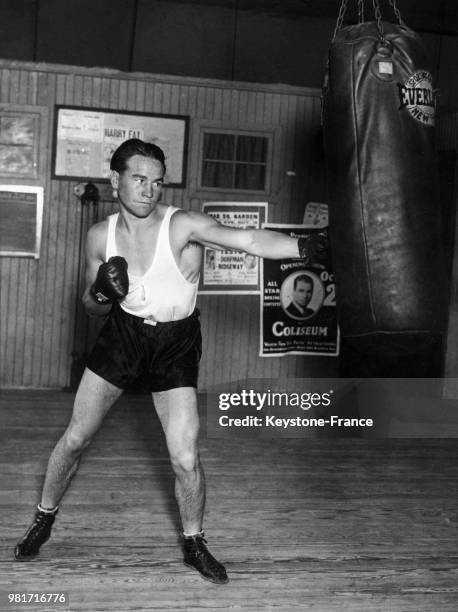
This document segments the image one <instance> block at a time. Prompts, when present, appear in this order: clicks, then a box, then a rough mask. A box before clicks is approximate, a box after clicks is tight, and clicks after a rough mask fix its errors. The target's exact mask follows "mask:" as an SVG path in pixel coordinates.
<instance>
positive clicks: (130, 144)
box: [110, 138, 166, 173]
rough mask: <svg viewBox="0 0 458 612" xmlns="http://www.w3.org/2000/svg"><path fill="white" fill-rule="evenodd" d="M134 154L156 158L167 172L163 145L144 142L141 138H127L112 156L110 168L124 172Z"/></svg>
mask: <svg viewBox="0 0 458 612" xmlns="http://www.w3.org/2000/svg"><path fill="white" fill-rule="evenodd" d="M134 155H143V157H151V159H156V160H157V161H158V162H160V163H161V164H162V167H163V168H164V173H165V171H166V166H165V155H164V151H163V150H162V149H161V147H158V146H157V145H155V144H153V143H152V142H144V141H143V140H140V139H139V138H131V139H130V140H125V141H124V142H123V143H122V144H120V145H119V147H118V148H117V149H116V151H115V152H114V153H113V157H112V158H111V162H110V169H111V170H116V172H123V171H124V170H126V168H127V162H128V161H129V159H130V158H131V157H133V156H134Z"/></svg>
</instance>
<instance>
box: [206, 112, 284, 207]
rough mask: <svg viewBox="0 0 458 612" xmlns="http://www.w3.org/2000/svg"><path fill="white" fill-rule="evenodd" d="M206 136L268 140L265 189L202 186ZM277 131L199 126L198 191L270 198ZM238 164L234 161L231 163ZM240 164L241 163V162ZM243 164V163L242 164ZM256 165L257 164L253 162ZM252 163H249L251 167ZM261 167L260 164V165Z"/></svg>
mask: <svg viewBox="0 0 458 612" xmlns="http://www.w3.org/2000/svg"><path fill="white" fill-rule="evenodd" d="M205 134H228V135H230V136H250V137H255V138H266V139H267V157H266V164H265V167H266V170H265V172H266V175H265V185H264V189H237V188H235V187H209V186H206V185H202V171H203V164H204V139H205ZM275 140H276V130H275V129H274V128H272V127H268V126H263V125H261V126H243V127H239V126H232V125H231V126H228V125H221V124H212V125H209V124H201V125H200V126H199V164H198V169H197V172H198V175H197V189H198V191H200V192H202V193H206V194H208V193H215V194H220V193H228V194H232V195H254V196H268V195H270V193H271V192H272V161H273V153H274V148H275ZM231 163H233V164H235V163H236V161H235V160H234V161H233V162H231ZM239 163H240V162H239ZM242 163H243V162H242ZM253 163H254V164H256V162H253ZM249 164H250V162H247V165H249ZM259 165H260V164H259Z"/></svg>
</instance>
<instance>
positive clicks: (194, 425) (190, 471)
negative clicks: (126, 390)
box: [153, 387, 228, 584]
mask: <svg viewBox="0 0 458 612" xmlns="http://www.w3.org/2000/svg"><path fill="white" fill-rule="evenodd" d="M153 401H154V405H155V407H156V411H157V414H158V416H159V419H160V421H161V424H162V427H163V429H164V433H165V438H166V442H167V448H168V451H169V455H170V461H171V463H172V467H173V470H174V472H175V495H176V499H177V503H178V508H179V510H180V516H181V521H182V524H183V535H184V560H185V563H186V564H188V565H192V566H193V567H195V568H196V569H197V571H199V572H200V573H201V574H202V576H203V577H204V578H206V579H207V580H210V581H212V582H215V583H217V584H223V583H225V582H227V580H228V578H227V574H226V571H225V569H224V566H223V565H221V563H219V562H218V561H217V560H216V559H215V558H214V557H213V556H212V555H211V554H210V553H209V551H208V550H207V547H206V546H205V540H204V534H203V531H202V523H203V513H204V506H205V477H204V472H203V469H202V465H201V463H200V458H199V449H198V435H199V413H198V411H197V394H196V390H195V389H194V387H180V388H177V389H170V390H169V391H161V392H158V393H153Z"/></svg>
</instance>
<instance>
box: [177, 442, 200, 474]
mask: <svg viewBox="0 0 458 612" xmlns="http://www.w3.org/2000/svg"><path fill="white" fill-rule="evenodd" d="M170 460H171V462H172V466H173V469H174V471H175V473H176V474H184V475H186V474H191V473H194V472H195V471H196V470H197V469H198V467H199V453H198V451H197V448H192V449H190V448H187V449H178V450H176V451H175V452H172V453H170Z"/></svg>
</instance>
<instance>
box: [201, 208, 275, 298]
mask: <svg viewBox="0 0 458 612" xmlns="http://www.w3.org/2000/svg"><path fill="white" fill-rule="evenodd" d="M202 211H203V212H204V213H206V214H207V215H210V216H211V217H213V218H214V219H216V220H217V221H218V222H219V223H221V224H222V225H228V226H229V227H236V228H240V229H259V228H260V227H261V226H262V224H263V223H264V222H265V221H267V203H265V202H254V203H253V202H205V203H204V205H203V207H202ZM259 270H260V259H259V258H258V257H256V256H255V255H250V254H249V253H244V252H241V251H232V250H228V249H212V248H208V247H205V249H204V257H203V263H202V271H201V275H200V284H199V291H200V292H201V293H211V294H224V293H237V294H245V295H246V294H256V293H259Z"/></svg>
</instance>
